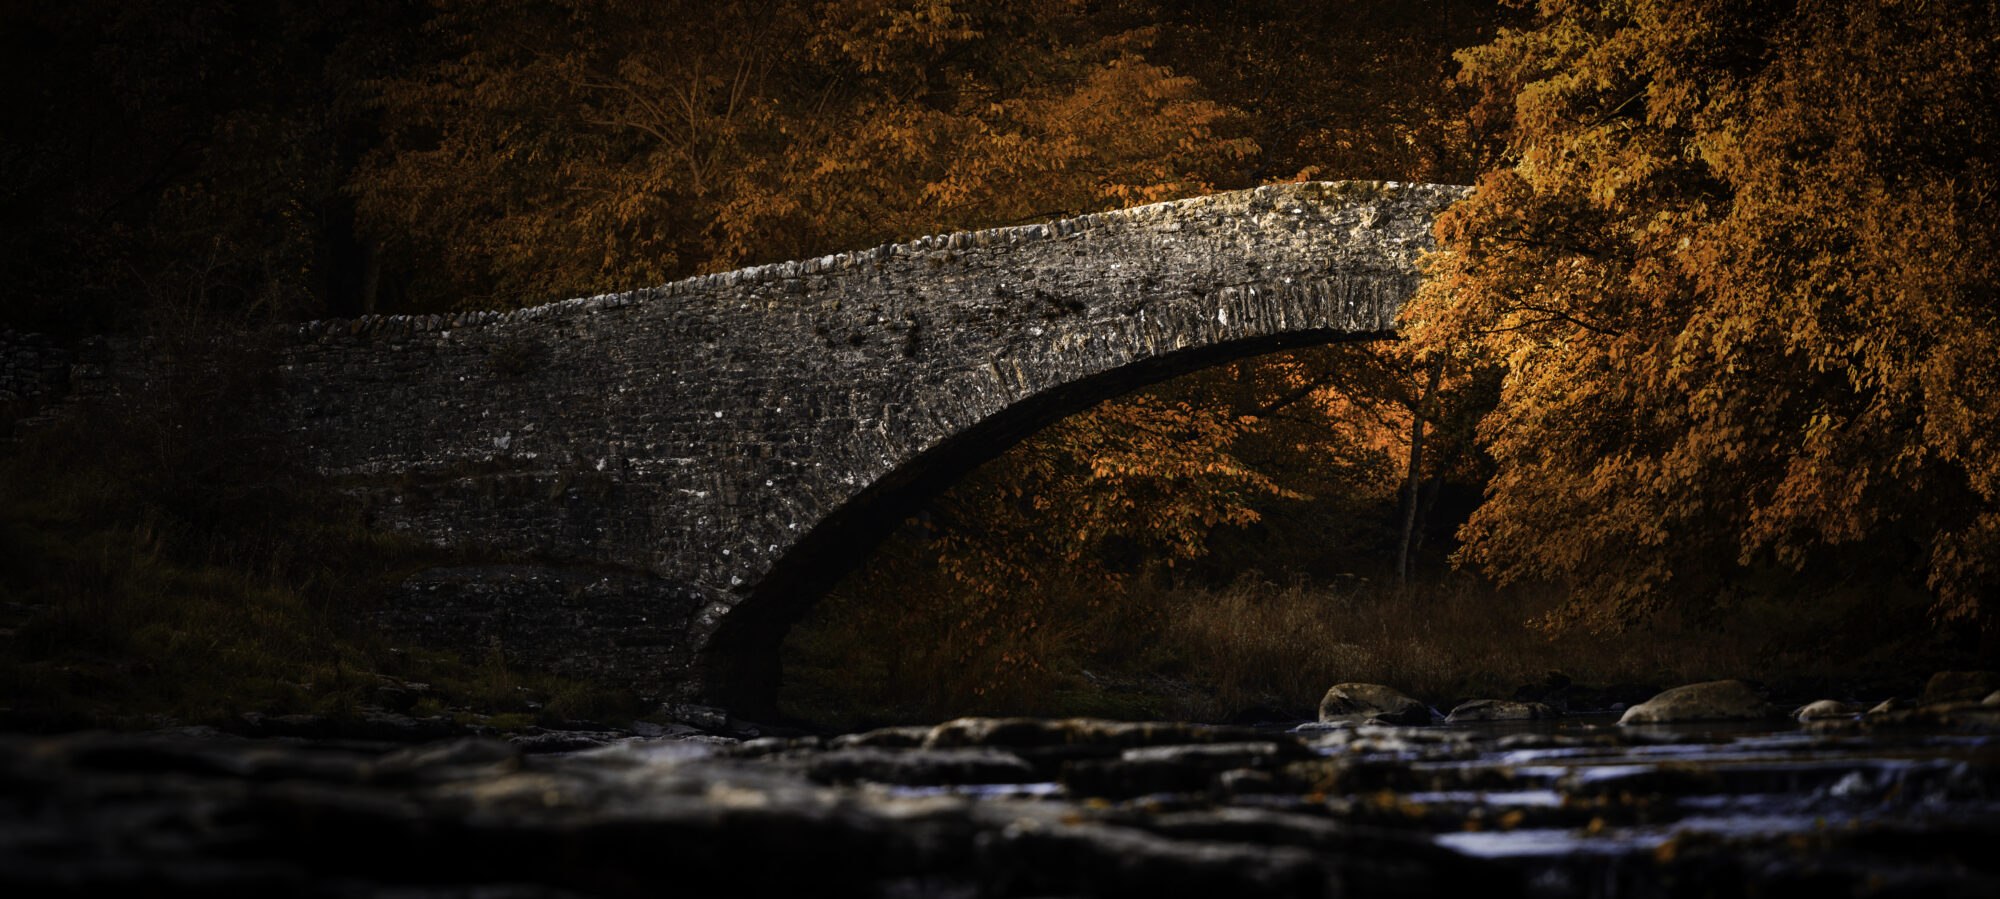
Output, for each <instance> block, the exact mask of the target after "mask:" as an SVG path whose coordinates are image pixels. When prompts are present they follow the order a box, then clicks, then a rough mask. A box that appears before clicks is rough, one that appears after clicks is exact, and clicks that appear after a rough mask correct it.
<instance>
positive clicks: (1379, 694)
mask: <svg viewBox="0 0 2000 899" xmlns="http://www.w3.org/2000/svg"><path fill="white" fill-rule="evenodd" d="M1319 720H1321V721H1353V722H1363V721H1374V722H1380V723H1383V724H1429V723H1431V710H1430V707H1429V706H1426V705H1424V704H1423V703H1421V702H1418V701H1416V700H1414V699H1411V698H1410V697H1408V696H1405V695H1403V693H1402V692H1401V691H1398V690H1396V689H1394V688H1392V687H1385V686H1382V685H1381V684H1335V685H1333V686H1332V687H1330V688H1328V689H1327V691H1326V696H1325V697H1323V698H1321V699H1320V701H1319Z"/></svg>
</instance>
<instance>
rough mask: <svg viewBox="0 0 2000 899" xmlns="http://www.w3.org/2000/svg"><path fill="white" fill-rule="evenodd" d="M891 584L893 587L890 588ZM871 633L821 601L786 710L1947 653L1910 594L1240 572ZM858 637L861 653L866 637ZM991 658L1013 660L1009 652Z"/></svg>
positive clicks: (1205, 705) (1472, 685) (1635, 676)
mask: <svg viewBox="0 0 2000 899" xmlns="http://www.w3.org/2000/svg"><path fill="white" fill-rule="evenodd" d="M905 586H906V587H907V586H909V585H907V584H906V585H905ZM922 595H923V591H921V590H906V591H904V592H902V593H900V594H899V595H898V596H897V601H898V602H900V603H904V604H906V605H904V606H903V607H902V612H903V614H902V615H900V616H899V617H898V619H897V621H898V623H899V626H900V627H901V628H902V629H901V630H900V631H888V632H885V631H881V630H874V631H871V630H869V628H868V626H867V625H868V622H869V621H870V620H875V621H876V623H878V624H880V623H882V622H881V621H880V620H879V619H871V616H870V615H869V614H868V609H869V608H871V606H870V604H871V603H872V602H879V601H880V600H879V599H871V598H870V597H869V596H867V595H857V594H852V593H849V594H845V595H841V596H838V597H837V598H836V601H835V602H833V603H831V607H830V608H826V609H821V610H818V612H817V613H816V614H815V616H814V617H813V618H811V619H809V620H808V621H807V622H806V623H805V624H804V625H802V627H801V628H800V629H799V631H798V632H796V633H795V634H794V637H793V638H792V640H790V641H789V642H788V645H787V652H788V655H787V660H788V667H787V672H788V682H789V688H788V694H787V695H788V697H789V700H790V701H789V707H790V710H791V711H792V712H793V713H794V714H797V715H800V716H801V717H805V718H808V719H812V720H818V721H822V722H825V723H829V724H834V725H838V726H848V727H851V726H858V725H863V724H877V723H888V722H896V721H933V720H938V719H942V718H946V717H950V716H953V715H960V714H1040V715H1069V714H1095V715H1109V716H1113V717H1128V718H1183V719H1189V720H1204V721H1218V720H1225V719H1228V718H1230V717H1232V716H1234V715H1237V714H1239V713H1241V712H1243V711H1244V710H1263V711H1264V712H1266V713H1269V712H1279V713H1287V714H1292V715H1297V716H1301V717H1304V716H1309V715H1310V714H1312V712H1313V710H1314V709H1315V708H1316V706H1317V704H1318V702H1319V698H1320V696H1321V694H1323V693H1324V692H1325V691H1326V688H1327V687H1328V686H1331V685H1333V684H1336V683H1344V682H1355V681H1359V682H1366V683H1379V684H1386V685H1389V686H1392V687H1395V688H1397V689H1399V690H1402V691H1404V692H1407V693H1409V694H1411V695H1413V696H1416V697H1418V698H1420V699H1423V700H1425V701H1427V702H1429V703H1431V704H1432V705H1434V706H1437V707H1439V708H1449V707H1450V706H1451V705H1452V704H1454V703H1456V702H1457V701H1459V700H1463V699H1471V698H1485V697H1506V696H1509V695H1511V694H1512V693H1513V692H1514V690H1515V689H1516V688H1517V687H1519V686H1521V685H1524V684H1539V683H1542V682H1544V681H1545V680H1547V679H1548V677H1549V676H1550V675H1551V674H1553V673H1560V674H1561V675H1563V676H1565V677H1568V678H1570V679H1572V680H1573V681H1575V682H1577V683H1579V684H1587V685H1594V686H1599V687H1605V686H1611V685H1616V684H1639V685H1652V686H1672V685H1676V684H1681V683H1690V682H1694V681H1700V680H1709V679H1715V678H1722V677H1743V678H1750V679H1753V680H1761V681H1765V682H1772V681H1776V680H1779V679H1782V678H1797V677H1821V678H1856V677H1866V676H1869V675H1883V674H1899V675H1900V674H1909V673H1912V672H1920V671H1925V670H1930V669H1932V668H1938V667H1948V666H1949V664H1950V663H1951V660H1950V657H1949V656H1950V652H1949V649H1948V648H1946V647H1944V646H1942V645H1941V644H1940V642H1939V639H1938V637H1937V635H1936V634H1934V633H1933V632H1932V631H1931V629H1930V628H1929V627H1928V626H1927V623H1926V621H1925V619H1924V616H1923V613H1922V612H1923V597H1922V596H1921V595H1919V594H1902V595H1892V594H1884V593H1881V592H1879V591H1878V592H1867V591H1852V592H1849V593H1846V594H1835V595H1829V596H1825V597H1822V598H1820V599H1819V600H1818V601H1816V602H1812V603H1800V602H1799V601H1797V599H1796V598H1793V599H1790V600H1779V599H1776V598H1772V596H1767V595H1760V596H1759V597H1758V598H1755V599H1751V600H1745V601H1741V602H1739V603H1737V604H1735V605H1734V606H1732V607H1730V608H1729V609H1728V610H1726V614H1723V615H1719V616H1711V617H1710V619H1709V623H1707V624H1701V625H1697V624H1694V623H1690V622H1688V621H1684V620H1682V619H1680V618H1677V617H1675V616H1673V615H1664V616H1661V617H1660V618H1659V619H1657V620H1654V621H1651V622H1647V623H1643V624H1639V625H1635V626H1633V627H1631V628H1630V629H1628V630H1627V631H1625V632H1623V633H1620V634H1604V635H1593V634H1587V633H1567V634H1561V635H1551V634H1549V633H1548V632H1547V631H1545V630H1543V629H1540V628H1538V627H1536V626H1535V625H1534V621H1535V620H1536V619H1537V618H1539V617H1540V616H1541V615H1542V614H1543V613H1544V612H1546V611H1548V610H1549V609H1550V608H1551V607H1552V606H1553V605H1554V604H1555V603H1557V602H1558V601H1559V600H1560V599H1561V596H1562V594H1561V593H1560V592H1559V591H1557V590H1555V589H1550V588H1543V589H1526V590H1506V591H1496V590H1493V589H1491V588H1489V587H1487V586H1485V585H1483V584H1481V583H1479V582H1478V581H1476V580H1474V579H1472V578H1470V577H1464V576H1457V575H1447V576H1444V577H1441V578H1439V579H1436V580H1432V581H1429V582H1425V583H1421V584H1415V585H1412V586H1410V587H1407V588H1405V587H1398V586H1395V585H1390V584H1381V583H1374V582H1369V581H1365V580H1362V579H1358V578H1356V579H1351V580H1349V581H1348V582H1347V583H1344V584H1338V585H1332V586H1326V585H1312V584H1308V583H1305V582H1303V581H1290V582H1287V583H1282V584H1280V583H1274V582H1272V581H1270V580H1266V579H1264V578H1261V577H1259V576H1257V575H1255V574H1254V573H1253V574H1250V575H1246V576H1244V577H1241V578H1239V579H1238V580H1236V581H1235V582H1234V583H1232V584H1229V585H1228V586H1226V587H1221V588H1203V587H1190V586H1162V587H1151V588H1146V587H1138V588H1134V589H1132V590H1130V591H1128V592H1127V593H1125V594H1122V595H1117V596H1106V595H1097V594H1091V593H1089V592H1087V591H1079V590H1076V589H1074V588H1067V589H1063V590H1056V591H1044V592H1041V593H1039V594H1038V595H1036V596H1034V597H1032V598H1024V599H1023V600H1022V602H1024V603H1026V604H1029V605H1032V606H1033V607H1034V608H1036V609H1039V610H1041V612H1040V615H1039V618H1040V619H1041V621H1043V622H1044V623H1041V624H1038V625H1037V626H1036V627H1033V628H1031V629H1028V630H1026V631H1023V632H1021V633H1018V634H1015V635H1013V636H1012V637H1011V638H1009V637H1008V636H1007V635H1005V634H997V635H989V636H990V637H991V639H988V640H987V641H986V642H985V643H982V644H979V645H978V646H977V648H976V650H975V651H972V652H964V651H959V650H958V649H956V648H954V647H963V646H965V645H968V644H969V642H971V641H970V640H969V638H968V636H967V635H966V634H965V633H962V632H958V633H955V632H954V631H953V629H952V628H950V627H949V626H946V625H944V624H942V623H934V624H933V625H931V626H928V627H921V628H914V629H913V628H911V627H910V625H911V622H913V621H918V622H921V621H923V620H924V619H923V617H922V616H921V615H914V616H913V615H912V614H910V607H909V605H907V604H910V603H916V604H921V603H922V602H923V600H922V598H921V597H922ZM863 647H865V648H863ZM1003 659H1017V660H1018V659H1025V660H1027V662H1026V663H1019V662H1016V663H1007V662H1003V661H1002V660H1003Z"/></svg>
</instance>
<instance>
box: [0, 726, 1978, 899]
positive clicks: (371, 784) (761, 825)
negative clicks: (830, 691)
mask: <svg viewBox="0 0 2000 899" xmlns="http://www.w3.org/2000/svg"><path fill="white" fill-rule="evenodd" d="M1992 717H1993V715H1991V714H1988V713H1985V712H1977V711H1975V712H1968V713H1966V714H1963V715H1959V716H1957V717H1952V716H1942V717H1940V716H1933V717H1931V718H1907V717H1906V718H1904V719H1899V720H1898V721H1896V722H1893V725H1894V726H1889V725H1890V724H1891V722H1883V723H1882V726H1871V725H1867V724H1865V723H1864V722H1862V721H1860V720H1859V719H1855V720H1853V721H1849V722H1835V723H1834V724H1831V725H1827V724H1820V725H1814V726H1812V727H1810V728H1807V727H1802V726H1800V725H1795V724H1791V723H1788V722H1778V723H1776V724H1762V725H1755V726H1727V727H1723V726H1704V725H1675V726H1653V727H1641V728H1635V727H1623V728H1621V727H1619V726H1617V725H1616V724H1614V723H1612V722H1611V721H1610V719H1608V718H1597V717H1579V718H1568V719H1561V720H1559V721H1556V722H1552V723H1545V724H1539V725H1480V726H1472V727H1456V726H1435V727H1376V726H1358V727H1344V728H1339V729H1334V730H1327V731H1323V732H1317V733H1294V732H1287V731H1285V730H1282V729H1278V728H1244V727H1211V726H1202V725H1191V724H1172V723H1154V724H1129V723H1118V722H1107V721H1090V720H1065V721H1056V720H1040V719H961V720H959V721H954V722H947V723H945V724H941V725H938V726H936V727H929V728H924V727H911V728H889V729H884V730H878V731H871V732H867V733H862V734H849V735H843V736H839V737H831V738H828V737H784V738H772V737H765V738H759V739H752V740H746V741H737V740H729V739H724V738H720V737H715V736H707V735H700V734H685V733H682V734H664V735H658V736H653V737H638V736H616V735H614V736H611V737H608V738H606V739H602V740H595V741H592V740H575V741H571V742H568V743H565V742H562V741H560V740H557V741H551V740H547V739H543V740H539V741H531V740H523V741H517V742H508V741H504V740H495V739H487V738H459V739H452V740H444V741H437V742H431V743H425V744H420V745H415V746H398V745H393V744H388V743H376V742H364V741H354V740H298V739H243V738H237V737H229V736H227V735H221V734H217V733H214V732H207V731H181V732H177V733H170V734H108V733H92V734H71V735H63V736H54V737H4V738H0V785H3V786H4V789H0V893H5V894H6V895H10V896H12V895H41V894H50V893H57V894H71V895H101V894H113V895H116V894H143V895H177V894H188V895H204V896H208V895H226V894H243V895H260V896H261V895H315V896H343V897H344V896H398V897H441V896H455V897H467V896H484V897H517V896H520V897H525V896H657V895H676V896H686V895H695V896H704V895H715V896H724V895H727V896H746V895H768V894H779V895H794V896H797V895H808V896H818V895H849V896H879V897H913V896H949V897H968V899H970V897H987V896H1120V895H1144V896H1203V897H1213V896H1241V895H1272V896H1427V895H1447V894H1448V895H1460V896H1478V897H1487V896H1510V895H1533V896H1576V897H1599V896H1607V897H1608V896H1620V897H1623V896H1647V897H1651V896H1662V897H1664V896H1794V895H1812V896H1828V895H1841V896H1849V895H1852V896H1981V897H1990V896H1995V895H2000V739H1996V736H1995V735H1994V732H1993V728H1992V724H1993V721H1992V720H1990V719H1991V718H1992ZM593 742H594V743H596V744H598V745H587V744H591V743H593ZM577 746H586V748H581V749H578V748H576V747H577ZM533 749H562V750H564V751H554V752H535V751H530V750H533Z"/></svg>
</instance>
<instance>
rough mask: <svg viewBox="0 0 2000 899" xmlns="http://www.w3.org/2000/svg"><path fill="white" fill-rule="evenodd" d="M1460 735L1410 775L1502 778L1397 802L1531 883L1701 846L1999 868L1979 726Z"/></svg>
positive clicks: (1716, 858) (1827, 866) (1903, 872)
mask: <svg viewBox="0 0 2000 899" xmlns="http://www.w3.org/2000/svg"><path fill="white" fill-rule="evenodd" d="M1456 729H1457V730H1465V731H1469V733H1468V734H1466V736H1468V737H1470V738H1471V739H1470V740H1469V741H1468V743H1467V745H1468V747H1471V749H1470V750H1469V751H1465V752H1460V753H1457V754H1455V756H1454V757H1450V758H1437V757H1436V756H1437V754H1436V753H1435V752H1433V753H1430V754H1428V757H1426V753H1424V752H1422V751H1421V750H1420V749H1418V750H1415V751H1413V752H1412V753H1410V754H1409V755H1408V756H1407V757H1408V758H1409V760H1410V761H1409V770H1410V771H1411V772H1412V775H1413V776H1414V777H1415V778H1416V779H1417V781H1419V782H1423V781H1430V782H1435V783H1443V784H1449V783H1454V782H1463V783H1479V782H1490V783H1496V784H1503V785H1504V787H1505V788H1504V789H1495V790H1490V791H1481V790H1428V791H1410V792H1405V793H1399V794H1397V796H1396V799H1397V801H1400V802H1402V803H1407V804H1408V805H1409V806H1410V807H1412V808H1417V809H1421V810H1422V812H1423V813H1424V814H1425V815H1426V816H1428V817H1431V818H1432V819H1435V820H1445V821H1450V820H1453V819H1457V820H1462V821H1464V822H1466V823H1465V824H1464V827H1463V829H1462V830H1457V831H1455V832H1454V831H1453V830H1451V829H1448V828H1440V832H1438V833H1436V834H1435V835H1434V839H1435V841H1436V843H1437V844H1438V845H1441V846H1445V847H1447V848H1450V849H1453V850H1455V851H1457V852H1461V853H1464V854H1467V855H1471V856H1476V857H1479V858H1485V859H1493V860H1500V861H1505V862H1508V863H1510V864H1515V865H1519V866H1521V867H1524V868H1525V869H1527V872H1528V874H1529V875H1530V876H1529V882H1530V883H1532V884H1534V885H1535V886H1536V889H1537V891H1539V892H1546V893H1552V894H1569V895H1625V894H1629V893H1631V892H1632V891H1633V889H1634V884H1633V878H1634V877H1638V876H1641V875H1642V874H1643V876H1644V877H1646V878H1651V877H1654V876H1656V875H1657V872H1658V871H1659V870H1660V866H1661V865H1662V864H1663V863H1665V862H1669V861H1672V860H1674V859H1675V858H1677V857H1682V856H1685V855H1687V854H1689V853H1701V852H1705V853H1708V857H1709V858H1710V859H1711V860H1712V862H1713V863H1714V864H1729V865H1737V866H1740V867H1742V868H1743V869H1744V870H1745V872H1757V871H1786V872H1790V875H1791V879H1790V880H1787V881H1785V882H1786V883H1790V884H1792V885H1793V886H1797V885H1798V883H1799V882H1800V881H1798V877H1801V876H1807V875H1808V874H1811V872H1821V873H1827V872H1834V873H1839V872H1842V871H1844V872H1845V874H1846V875H1854V874H1855V872H1856V871H1857V870H1858V871H1861V872H1863V873H1862V875H1861V877H1860V881H1861V882H1867V883H1878V884H1894V883H1904V884H1906V885H1928V886H1926V887H1925V890H1919V892H1925V891H1926V890H1928V889H1929V887H1931V886H1936V885H1937V884H1939V883H1944V884H1950V883H1953V882H1954V878H1955V875H1954V874H1953V872H1954V871H1960V872H1963V871H1965V870H1966V864H1967V859H1966V857H1967V856H1968V855H1969V856H1971V857H1972V858H1973V859H1974V864H1975V867H1977V868H1978V869H1979V870H1978V871H1977V872H1976V873H1979V875H1980V876H1979V877H1978V878H1975V882H1985V883H1988V884H1990V883H1991V882H1992V880H1991V878H1992V875H1993V874H1994V873H1995V872H1994V870H1993V869H1994V868H1996V867H2000V784H1996V773H2000V739H1996V737H1994V736H1992V735H1988V734H1967V733H1939V732H1932V733H1890V734H1881V733H1870V734H1862V733H1846V734H1841V733H1832V734H1829V733H1819V732H1813V731H1810V730H1807V729H1804V728H1802V726H1800V725H1796V724H1793V723H1791V722H1788V721H1777V722H1756V723H1749V724H1735V723H1732V724H1685V725H1649V726H1645V727H1624V728H1621V727H1618V726H1617V725H1615V724H1613V723H1611V721H1610V719H1609V718H1603V719H1600V720H1589V719H1570V720H1565V721H1556V722H1534V723H1525V724H1509V725H1505V726H1499V727H1496V726H1490V725H1477V726H1473V727H1469V728H1456ZM1439 730H1445V729H1444V728H1440V729H1439ZM1342 748H1343V747H1341V746H1338V745H1336V746H1333V747H1329V750H1330V751H1333V752H1340V751H1341V750H1342ZM1413 813H1414V812H1413ZM1966 846H1984V847H1985V848H1984V849H1972V850H1967V849H1966V848H1965V847H1966ZM1801 871H1803V872H1807V874H1800V872H1801ZM1759 876H1762V875H1759ZM1811 876H1817V875H1816V874H1811ZM1848 879H1852V878H1851V876H1850V877H1849V878H1848ZM1807 880H1810V876H1807ZM1970 883H1971V882H1968V885H1969V884H1970ZM1655 886H1658V887H1659V888H1660V889H1662V890H1665V889H1667V888H1668V886H1670V884H1657V883H1656V884H1655ZM1753 892H1754V891H1753Z"/></svg>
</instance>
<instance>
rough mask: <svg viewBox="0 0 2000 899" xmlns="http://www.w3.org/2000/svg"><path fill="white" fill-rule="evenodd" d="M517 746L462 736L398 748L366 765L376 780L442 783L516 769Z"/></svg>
mask: <svg viewBox="0 0 2000 899" xmlns="http://www.w3.org/2000/svg"><path fill="white" fill-rule="evenodd" d="M520 764H521V749H520V748H519V747H518V746H515V745H512V744H509V743H506V742H502V741H500V740H493V739H488V738H484V737H465V738H461V739H457V740H445V741H442V742H437V743H425V744H422V745H418V746H411V747H407V748H404V749H398V750H396V751H394V752H390V753H389V754H387V755H384V756H382V757H381V758H379V759H376V760H375V761H374V762H372V763H370V764H368V765H367V766H366V768H365V778H364V779H365V780H366V781H367V782H369V783H376V784H412V783H443V782H447V781H454V780H464V779H467V778H471V777H479V776H485V775H493V774H501V773H505V772H509V771H514V770H518V769H519V768H520Z"/></svg>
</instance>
